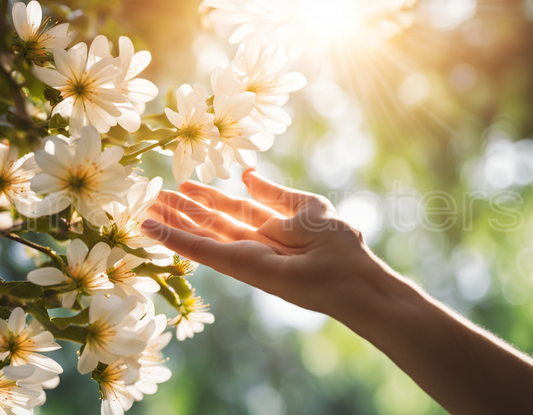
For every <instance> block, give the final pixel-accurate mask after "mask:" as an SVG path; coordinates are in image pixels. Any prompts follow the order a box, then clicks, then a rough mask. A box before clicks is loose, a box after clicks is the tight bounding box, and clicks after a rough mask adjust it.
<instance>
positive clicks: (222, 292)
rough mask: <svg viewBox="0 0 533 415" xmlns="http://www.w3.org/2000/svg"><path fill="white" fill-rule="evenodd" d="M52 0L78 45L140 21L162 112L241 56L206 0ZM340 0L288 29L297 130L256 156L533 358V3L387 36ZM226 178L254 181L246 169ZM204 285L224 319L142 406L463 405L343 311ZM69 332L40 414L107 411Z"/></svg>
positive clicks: (151, 414) (4, 258) (224, 409)
mask: <svg viewBox="0 0 533 415" xmlns="http://www.w3.org/2000/svg"><path fill="white" fill-rule="evenodd" d="M265 1H266V0H265ZM41 3H42V4H43V6H45V8H46V9H47V10H48V12H49V13H51V14H52V15H53V16H54V18H55V19H57V20H59V21H69V22H70V23H71V28H72V29H74V30H75V31H76V32H77V41H82V40H84V41H89V42H90V40H92V38H94V36H96V35H97V34H105V35H106V36H107V37H108V38H109V39H110V40H111V41H112V42H114V43H115V45H116V44H117V42H118V37H119V36H120V35H126V36H129V37H131V38H132V40H133V41H134V43H135V45H136V50H143V49H146V50H149V51H150V52H151V53H152V57H153V60H152V64H151V65H150V66H149V67H148V69H147V70H146V71H145V72H144V73H143V74H142V77H143V78H147V79H150V80H152V81H153V82H155V83H156V84H157V85H158V86H159V88H160V94H159V98H158V100H157V101H156V102H153V103H151V104H150V105H149V106H148V109H147V112H146V113H147V114H150V113H161V112H162V110H163V108H164V106H165V99H166V94H167V91H168V90H172V89H173V88H174V89H175V88H177V87H178V86H179V85H181V84H183V83H190V84H193V83H199V84H202V85H204V86H205V87H206V88H207V89H209V77H210V74H211V72H212V70H213V69H214V68H215V67H217V66H223V67H225V66H226V65H227V64H228V62H229V61H230V60H231V59H232V58H233V56H234V54H235V51H236V46H235V45H229V44H228V42H227V39H228V36H229V33H230V30H229V28H224V27H220V28H218V27H214V26H213V25H211V24H210V21H209V19H208V18H207V17H206V15H205V14H204V13H203V12H205V10H203V11H202V10H201V11H202V13H200V12H199V10H198V6H199V3H200V2H199V1H198V0H175V1H167V0H151V1H143V0H105V1H104V0H91V1H88V0H64V1H62V2H54V1H44V0H43V1H41ZM333 3H335V2H333ZM12 4H13V2H9V5H8V7H9V8H8V10H10V9H11V6H12ZM325 4H328V2H327V1H325V0H324V1H323V2H320V1H318V2H315V1H309V2H305V6H306V10H307V11H308V12H309V13H307V12H305V13H302V14H301V15H300V16H299V18H301V19H302V22H303V26H305V27H307V30H303V29H302V30H301V31H300V32H298V31H296V32H293V33H292V34H291V35H290V36H289V38H288V39H287V41H286V43H287V48H288V49H289V55H290V61H291V62H290V66H291V67H292V69H294V70H298V71H300V72H303V73H304V74H305V75H306V76H307V77H308V81H309V83H308V86H307V87H306V88H305V89H303V90H302V91H299V92H297V93H294V94H292V97H291V101H290V102H289V105H288V106H287V109H288V111H289V112H290V113H291V114H292V116H293V119H294V122H293V125H292V126H291V127H290V128H289V130H288V131H287V133H285V134H283V135H281V136H278V137H277V138H276V141H275V144H274V147H273V148H272V149H271V150H270V151H268V152H266V153H263V154H259V163H258V171H259V172H260V173H262V174H264V175H266V176H267V177H270V178H272V179H273V180H276V181H279V182H281V183H284V184H287V185H291V186H294V187H296V188H299V189H304V190H307V191H311V192H315V193H320V194H323V195H325V196H327V197H329V198H330V199H331V200H332V202H333V203H334V204H335V205H336V207H337V210H338V211H339V213H340V215H341V216H342V217H343V218H345V219H346V220H348V221H349V222H350V223H352V224H353V225H354V226H356V227H359V228H360V229H361V230H362V231H363V232H364V235H365V238H366V241H367V243H368V244H369V246H370V247H371V248H372V249H373V251H374V252H376V253H377V255H379V256H380V257H381V258H383V259H384V260H385V261H386V262H387V263H388V264H390V265H391V266H392V267H393V268H395V269H396V270H398V271H400V272H402V273H403V274H404V275H406V276H408V277H409V278H411V279H413V280H414V281H416V282H418V283H419V284H421V285H422V286H424V287H425V289H426V290H428V291H429V293H430V294H432V295H433V296H435V297H436V298H437V299H439V300H441V301H442V302H444V303H446V304H448V305H450V306H451V307H453V308H454V309H456V310H458V311H459V312H460V313H462V314H463V315H465V316H467V317H468V318H470V319H472V320H473V321H475V322H476V323H478V324H480V325H481V326H483V327H485V328H487V329H488V330H490V331H492V332H493V333H496V334H497V335H499V336H501V337H502V338H504V339H506V340H507V341H509V342H510V343H512V344H514V345H515V346H516V347H518V348H519V349H521V350H523V351H525V352H528V353H531V352H532V351H533V301H532V300H533V298H532V294H533V261H532V257H533V243H532V239H531V235H532V233H533V216H532V214H531V213H532V209H533V192H532V191H531V184H532V182H533V42H532V39H533V0H477V1H476V0H420V1H419V2H418V3H417V4H416V5H415V7H414V8H413V9H412V10H410V11H408V13H409V14H408V16H407V21H408V24H402V26H403V28H402V29H399V30H392V33H393V34H394V35H392V36H390V35H391V33H387V35H388V36H386V38H385V37H384V36H381V34H376V31H380V30H381V29H382V28H383V27H385V28H387V27H389V26H387V24H385V23H387V22H388V20H386V19H385V20H386V21H385V23H384V22H383V21H381V22H378V23H376V25H377V26H376V27H374V29H376V31H374V30H370V29H368V31H366V32H365V33H363V30H355V31H352V30H351V29H350V30H348V31H346V32H343V33H337V35H341V36H333V37H331V36H328V33H331V30H333V29H334V28H335V27H344V26H343V24H344V25H347V27H351V25H352V23H353V22H351V21H349V20H348V21H347V22H344V21H339V20H337V16H336V15H331V16H328V15H327V13H326V12H325V10H326V11H327V8H326V9H324V5H325ZM46 9H45V11H46ZM341 15H342V14H341ZM389 17H390V16H389ZM389 17H387V19H388V18H389ZM403 17H406V16H402V19H403ZM328 18H329V19H331V20H330V21H329V23H328V21H327V19H328ZM324 19H326V20H324ZM302 22H300V23H302ZM389 23H390V22H389ZM335 30H336V29H335ZM365 30H366V29H365ZM354 33H355V34H354ZM142 167H143V169H144V170H145V175H147V176H149V177H154V176H156V175H160V176H163V177H164V179H165V187H166V188H169V189H176V188H177V186H176V184H175V183H174V181H173V179H172V175H171V171H170V158H166V157H165V156H162V155H159V154H157V153H154V154H149V155H146V156H144V157H143V165H142ZM215 185H216V186H218V187H219V188H221V189H224V190H226V191H228V192H230V193H232V194H235V195H244V194H245V192H244V188H243V186H242V185H241V184H240V170H239V169H235V170H234V171H233V176H232V178H231V179H230V180H229V181H217V182H216V183H215ZM37 238H39V236H37ZM0 242H1V244H2V245H1V251H0V252H1V263H0V277H2V278H5V279H17V278H21V279H22V278H24V277H25V275H26V274H27V272H28V271H29V270H31V269H32V267H33V258H32V257H31V255H29V253H28V251H26V249H25V248H22V247H21V246H20V245H13V244H9V243H7V241H6V240H3V239H2V240H1V241H0ZM43 242H44V240H43ZM324 278H327V275H326V276H324ZM191 283H192V284H193V286H194V287H196V293H197V294H199V295H201V296H202V297H203V298H204V299H205V301H206V302H207V303H210V304H211V309H212V311H213V313H214V314H215V316H216V322H215V324H213V325H212V326H208V327H207V328H206V330H205V331H204V332H203V333H201V334H198V335H196V336H195V337H194V338H193V339H190V340H187V341H185V342H181V343H180V342H178V341H177V340H175V339H174V341H173V342H172V343H171V345H170V346H169V347H168V348H167V349H166V350H165V355H166V356H168V357H169V362H168V365H169V367H170V368H171V369H172V371H173V373H174V376H173V377H172V379H171V380H170V381H168V382H167V383H165V384H162V385H161V386H160V390H159V392H158V393H157V394H155V395H153V396H146V397H145V399H144V401H142V402H140V403H136V404H135V405H134V406H133V408H132V409H131V410H130V411H129V412H128V413H129V414H132V415H135V414H145V415H156V414H168V415H193V414H194V415H207V414H209V415H211V414H216V415H226V414H227V415H230V414H231V415H237V414H249V415H297V414H306V415H315V414H316V415H319V414H335V415H343V414H365V415H366V414H369V415H374V414H375V415H378V414H379V415H402V414H406V415H407V414H408V415H412V414H435V415H436V414H444V413H446V412H445V411H444V410H443V409H442V408H440V406H439V405H438V404H436V403H435V402H434V401H433V400H432V399H431V398H430V397H428V396H427V395H426V394H425V393H424V392H423V391H422V390H421V389H420V388H418V386H416V385H415V384H414V382H413V381H412V380H411V379H410V378H409V377H408V376H406V375H405V374H403V373H402V372H401V371H400V370H399V369H398V368H396V367H395V365H394V364H392V363H391V362H390V361H389V359H388V358H387V357H386V356H384V355H383V354H382V353H380V352H379V351H377V350H376V349H375V348H374V347H373V346H372V345H371V344H369V343H368V342H366V341H365V340H363V339H361V338H359V337H358V336H357V335H355V334H353V333H351V332H350V331H349V330H348V329H347V328H346V327H344V326H343V325H341V324H340V323H337V322H335V321H333V320H331V319H329V318H326V317H325V316H322V315H319V314H316V313H313V312H309V311H305V310H302V309H299V308H297V307H294V306H291V305H289V304H287V303H285V302H284V301H282V300H279V299H277V298H274V297H272V296H269V295H267V294H265V293H263V292H260V291H258V290H255V289H252V288H250V287H248V286H245V285H244V284H242V283H240V282H238V281H235V280H234V279H232V278H229V277H227V276H223V275H220V274H217V273H215V272H213V271H211V270H210V269H207V268H205V267H202V266H200V268H199V269H198V271H197V272H196V274H195V275H194V276H193V277H191ZM157 306H158V307H159V310H160V312H168V315H169V316H172V315H174V311H173V310H171V309H170V308H167V306H166V304H165V303H164V302H162V301H160V302H159V303H158V304H157ZM63 344H64V349H63V350H61V351H58V352H54V356H53V357H54V358H56V359H57V360H58V361H59V362H60V363H61V364H62V366H63V367H65V373H64V374H63V375H62V377H61V384H60V385H59V387H58V388H57V389H55V390H52V391H49V392H48V402H47V404H46V405H45V406H44V407H42V408H41V409H38V410H36V413H38V414H40V415H52V414H53V415H63V414H65V415H66V414H74V413H75V414H79V415H91V414H97V413H99V405H100V402H99V401H98V399H97V397H98V388H97V385H96V383H94V382H93V381H92V380H91V379H90V378H89V377H88V376H84V377H81V376H80V375H79V374H78V373H77V371H76V356H75V350H76V348H75V347H74V346H73V345H72V344H66V343H64V342H63ZM435 376H438V373H436V374H435Z"/></svg>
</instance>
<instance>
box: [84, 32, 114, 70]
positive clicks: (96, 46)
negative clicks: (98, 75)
mask: <svg viewBox="0 0 533 415" xmlns="http://www.w3.org/2000/svg"><path fill="white" fill-rule="evenodd" d="M109 55H110V52H109V40H107V38H106V37H105V36H104V35H98V36H96V37H95V38H94V40H93V42H92V43H91V47H90V48H89V57H88V61H87V68H90V67H91V66H93V65H94V64H95V63H96V62H98V61H99V60H100V59H102V58H105V57H107V56H109Z"/></svg>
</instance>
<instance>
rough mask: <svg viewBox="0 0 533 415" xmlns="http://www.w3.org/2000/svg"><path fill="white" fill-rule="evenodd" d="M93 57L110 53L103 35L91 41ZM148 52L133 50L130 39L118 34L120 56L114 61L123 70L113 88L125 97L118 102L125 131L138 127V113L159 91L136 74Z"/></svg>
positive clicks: (145, 64)
mask: <svg viewBox="0 0 533 415" xmlns="http://www.w3.org/2000/svg"><path fill="white" fill-rule="evenodd" d="M91 49H92V50H93V54H94V55H95V57H97V58H100V59H103V58H106V57H108V56H111V54H110V52H109V41H108V40H107V38H106V37H105V36H103V35H100V36H97V37H96V38H95V39H94V41H93V43H92V44H91ZM151 60H152V56H151V55H150V52H148V51H146V50H143V51H140V52H137V53H135V49H134V47H133V43H132V42H131V40H130V39H129V38H128V37H126V36H121V37H120V38H119V58H118V59H117V60H116V65H117V66H118V67H119V68H120V69H121V70H122V74H121V75H120V76H119V77H118V78H117V79H116V81H115V85H116V89H117V90H118V91H120V92H121V93H122V95H123V96H124V97H125V98H126V102H125V103H121V104H117V107H118V108H119V109H120V111H121V113H122V115H121V116H120V117H118V118H117V121H118V123H119V124H120V125H121V126H122V127H123V128H124V129H125V130H127V131H137V130H138V129H139V127H140V126H141V117H140V116H139V114H142V113H143V112H144V108H145V103H146V102H148V101H152V100H153V99H154V98H155V97H156V96H157V93H158V89H157V87H156V86H155V85H154V84H153V83H152V82H150V81H148V80H146V79H140V78H135V77H136V76H137V75H138V74H140V73H141V72H142V71H143V70H144V69H146V67H147V66H148V65H149V64H150V61H151Z"/></svg>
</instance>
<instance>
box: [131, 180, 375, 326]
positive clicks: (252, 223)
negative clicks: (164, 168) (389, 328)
mask: <svg viewBox="0 0 533 415" xmlns="http://www.w3.org/2000/svg"><path fill="white" fill-rule="evenodd" d="M243 182H244V183H245V185H246V186H247V188H248V191H249V193H250V194H251V195H252V196H253V197H254V198H255V199H256V200H255V201H254V200H251V199H243V198H235V197H232V196H229V195H226V194H224V193H223V192H221V191H220V190H217V189H216V188H214V187H211V186H207V185H203V184H199V183H195V182H191V181H189V182H185V183H183V184H182V185H181V186H180V191H181V192H182V193H183V194H180V193H177V192H172V191H162V192H161V194H160V196H159V199H158V202H157V203H156V204H155V205H154V206H153V207H152V208H151V210H150V214H151V216H152V217H153V218H154V219H157V220H158V221H159V222H162V223H159V222H156V221H153V220H148V221H146V222H145V223H144V224H143V227H142V231H143V232H144V233H145V234H146V235H147V236H150V237H152V238H155V239H157V240H159V241H160V242H162V243H163V244H164V245H165V246H166V247H168V248H170V249H172V250H173V251H175V252H177V253H179V254H180V255H182V256H184V257H186V258H189V259H191V260H193V261H197V262H200V263H202V264H205V265H207V266H210V267H212V268H214V269H215V270H217V271H220V272H221V273H223V274H227V275H230V276H232V277H234V278H236V279H238V280H241V281H244V282H246V283H248V284H251V285H253V286H255V287H257V288H260V289H262V290H264V291H266V292H268V293H271V294H274V295H277V296H279V297H281V298H283V299H285V300H287V301H289V302H292V303H294V304H297V305H299V306H302V307H305V308H308V309H311V310H315V311H320V312H324V313H326V314H329V315H331V316H333V317H337V318H338V317H339V314H340V313H342V309H343V308H345V307H346V306H347V304H349V305H350V307H351V308H353V303H354V296H355V299H357V298H360V302H361V305H363V303H364V302H365V299H367V298H368V296H367V294H368V290H367V288H366V287H367V285H369V284H370V285H371V284H372V279H373V278H374V277H375V272H374V271H375V270H376V269H379V268H380V267H381V266H382V265H380V264H379V260H377V258H375V257H374V256H373V255H372V254H371V252H370V251H369V250H368V248H367V247H366V245H365V243H364V241H363V237H362V235H361V233H360V232H359V231H357V230H355V229H353V228H351V227H350V226H349V225H348V224H346V223H345V222H343V221H342V220H341V219H340V218H339V216H338V215H337V213H336V212H335V208H334V207H333V205H332V204H331V203H330V202H329V200H327V199H326V198H324V197H322V196H319V195H315V194H312V193H307V192H301V191H298V190H294V189H290V188H287V187H284V186H280V185H277V184H274V183H272V182H270V181H268V180H266V179H264V178H263V177H261V176H260V175H259V174H257V173H256V172H254V171H253V170H247V171H245V172H244V174H243ZM351 312H353V310H352V311H351Z"/></svg>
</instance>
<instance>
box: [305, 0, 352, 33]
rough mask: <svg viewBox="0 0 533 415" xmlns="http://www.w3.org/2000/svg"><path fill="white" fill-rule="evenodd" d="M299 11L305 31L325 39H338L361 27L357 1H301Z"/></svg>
mask: <svg viewBox="0 0 533 415" xmlns="http://www.w3.org/2000/svg"><path fill="white" fill-rule="evenodd" d="M299 11H300V13H299V14H300V16H301V21H302V23H303V26H304V27H303V29H304V30H305V32H307V34H311V35H313V36H316V37H319V38H321V39H323V40H332V39H338V38H339V37H342V36H345V35H348V34H349V33H352V32H354V31H355V30H357V28H358V27H360V22H359V18H358V13H357V10H356V7H355V2H353V1H350V0H329V1H314V2H301V5H300V10H299Z"/></svg>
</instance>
